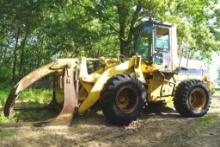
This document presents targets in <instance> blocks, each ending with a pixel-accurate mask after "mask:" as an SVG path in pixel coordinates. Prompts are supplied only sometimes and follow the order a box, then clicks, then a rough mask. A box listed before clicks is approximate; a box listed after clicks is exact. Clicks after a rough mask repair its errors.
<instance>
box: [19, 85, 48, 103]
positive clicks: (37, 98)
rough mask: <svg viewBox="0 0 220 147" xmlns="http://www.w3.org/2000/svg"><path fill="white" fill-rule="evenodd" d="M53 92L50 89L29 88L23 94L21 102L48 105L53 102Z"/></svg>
mask: <svg viewBox="0 0 220 147" xmlns="http://www.w3.org/2000/svg"><path fill="white" fill-rule="evenodd" d="M51 96H52V92H51V90H49V89H32V88H29V89H27V90H25V91H24V92H22V93H21V95H20V96H19V99H18V101H19V102H35V103H39V104H48V103H49V102H50V100H51Z"/></svg>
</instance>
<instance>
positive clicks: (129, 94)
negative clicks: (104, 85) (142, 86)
mask: <svg viewBox="0 0 220 147" xmlns="http://www.w3.org/2000/svg"><path fill="white" fill-rule="evenodd" d="M138 100H139V99H138V92H137V90H136V89H134V88H132V87H131V86H123V87H121V88H120V89H119V90H118V92H117V94H116V106H117V108H118V109H119V110H120V111H122V112H124V113H131V112H133V111H134V110H135V108H136V107H137V105H138Z"/></svg>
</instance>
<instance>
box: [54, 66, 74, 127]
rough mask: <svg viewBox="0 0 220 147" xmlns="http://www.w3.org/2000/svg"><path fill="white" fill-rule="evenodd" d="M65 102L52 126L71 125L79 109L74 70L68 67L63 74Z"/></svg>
mask: <svg viewBox="0 0 220 147" xmlns="http://www.w3.org/2000/svg"><path fill="white" fill-rule="evenodd" d="M62 83H63V90H64V102H63V108H62V110H61V112H60V114H59V115H58V116H57V117H56V118H55V119H54V120H52V121H51V122H50V124H55V125H56V124H59V125H70V124H71V122H72V119H73V116H74V114H75V112H76V111H77V108H78V96H77V93H76V90H75V81H74V68H73V67H71V66H67V67H66V68H65V70H64V74H63V82H62Z"/></svg>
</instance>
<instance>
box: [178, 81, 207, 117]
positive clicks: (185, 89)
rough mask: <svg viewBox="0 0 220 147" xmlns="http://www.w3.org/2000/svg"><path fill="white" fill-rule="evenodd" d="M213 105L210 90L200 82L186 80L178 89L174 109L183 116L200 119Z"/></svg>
mask: <svg viewBox="0 0 220 147" xmlns="http://www.w3.org/2000/svg"><path fill="white" fill-rule="evenodd" d="M210 104H211V94H210V91H209V88H208V87H207V85H206V84H205V83H203V82H202V81H200V80H186V81H183V82H181V83H180V84H179V85H178V86H177V89H176V92H175V97H174V107H175V108H176V111H177V112H179V113H180V115H181V116H186V117H200V116H203V115H205V114H206V113H207V112H208V110H209V108H210Z"/></svg>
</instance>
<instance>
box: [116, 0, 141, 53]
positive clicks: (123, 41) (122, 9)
mask: <svg viewBox="0 0 220 147" xmlns="http://www.w3.org/2000/svg"><path fill="white" fill-rule="evenodd" d="M117 8H118V15H119V26H120V27H119V40H120V53H121V54H123V55H125V56H127V55H128V54H129V50H130V48H131V43H132V34H133V29H134V26H135V23H136V22H137V20H138V17H139V14H140V11H141V5H140V3H138V4H137V6H136V9H135V11H134V13H133V16H132V19H131V22H130V25H129V26H128V27H129V30H128V35H125V34H126V33H127V32H126V25H128V24H127V18H128V15H129V14H128V13H129V11H128V8H129V7H128V6H127V5H126V2H123V1H121V2H119V3H118V5H117ZM126 36H127V37H126Z"/></svg>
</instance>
